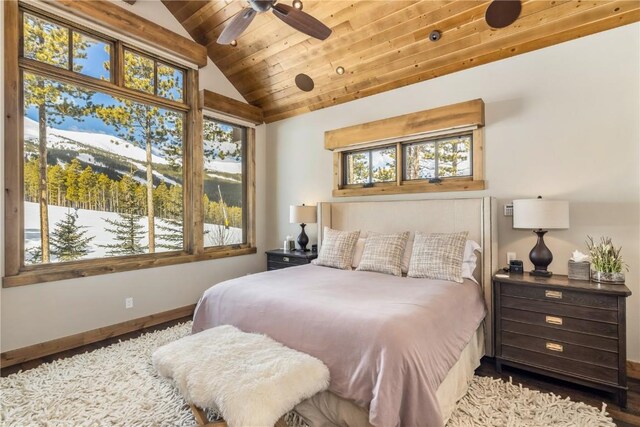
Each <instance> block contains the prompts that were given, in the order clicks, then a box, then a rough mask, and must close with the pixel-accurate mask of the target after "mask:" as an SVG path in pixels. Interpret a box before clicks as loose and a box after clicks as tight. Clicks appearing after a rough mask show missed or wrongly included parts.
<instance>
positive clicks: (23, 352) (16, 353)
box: [0, 304, 196, 368]
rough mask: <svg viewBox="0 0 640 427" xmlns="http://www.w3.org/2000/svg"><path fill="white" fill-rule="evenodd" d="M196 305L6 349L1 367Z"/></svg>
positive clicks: (168, 316) (172, 317)
mask: <svg viewBox="0 0 640 427" xmlns="http://www.w3.org/2000/svg"><path fill="white" fill-rule="evenodd" d="M195 308H196V305H195V304H191V305H187V306H184V307H179V308H174V309H173V310H169V311H163V312H162V313H156V314H151V315H149V316H144V317H139V318H137V319H132V320H127V321H126V322H122V323H117V324H115V325H111V326H105V327H103V328H98V329H93V330H91V331H87V332H81V333H79V334H75V335H69V336H67V337H63V338H58V339H55V340H51V341H47V342H43V343H40V344H34V345H30V346H28V347H22V348H18V349H15V350H9V351H7V352H4V353H1V354H0V368H6V367H8V366H12V365H16V364H18V363H23V362H27V361H29V360H34V359H39V358H41V357H44V356H49V355H51V354H55V353H59V352H61V351H66V350H71V349H73V348H77V347H80V346H83V345H86V344H92V343H95V342H98V341H102V340H105V339H107V338H112V337H117V336H119V335H124V334H127V333H129V332H134V331H138V330H140V329H144V328H148V327H150V326H155V325H159V324H161V323H165V322H169V321H171V320H176V319H180V318H182V317H187V316H191V315H193V311H194V310H195Z"/></svg>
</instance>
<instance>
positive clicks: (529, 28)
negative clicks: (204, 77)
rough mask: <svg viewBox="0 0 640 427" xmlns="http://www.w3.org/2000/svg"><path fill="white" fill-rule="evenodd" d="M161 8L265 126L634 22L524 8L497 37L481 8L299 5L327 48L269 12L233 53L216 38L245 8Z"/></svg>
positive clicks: (529, 4) (196, 1) (212, 4)
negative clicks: (307, 85)
mask: <svg viewBox="0 0 640 427" xmlns="http://www.w3.org/2000/svg"><path fill="white" fill-rule="evenodd" d="M162 1H163V3H164V4H165V5H166V7H167V8H168V9H169V11H171V13H172V14H173V15H174V16H175V17H176V18H177V20H178V21H179V22H180V23H181V24H182V25H183V27H184V28H185V29H186V30H187V31H188V32H189V34H191V36H192V37H193V38H194V40H195V41H197V42H198V43H201V44H203V45H205V46H206V47H207V52H208V55H209V57H210V58H211V59H212V60H213V62H214V63H215V64H216V65H217V66H218V67H219V68H220V69H221V70H222V72H223V73H224V74H225V76H227V78H228V79H229V80H230V81H231V83H232V84H233V85H234V86H235V87H236V88H237V89H238V91H240V93H241V94H242V95H243V96H244V97H245V99H246V100H247V101H248V102H249V103H251V104H253V105H256V106H258V107H261V108H262V109H263V111H264V117H265V120H266V122H273V121H276V120H281V119H284V118H287V117H292V116H295V115H298V114H302V113H306V112H309V111H313V110H317V109H320V108H325V107H328V106H331V105H336V104H340V103H343V102H347V101H351V100H353V99H357V98H362V97H365V96H369V95H373V94H376V93H380V92H384V91H387V90H391V89H395V88H398V87H401V86H405V85H409V84H412V83H416V82H420V81H423V80H428V79H432V78H435V77H438V76H442V75H444V74H448V73H452V72H455V71H459V70H462V69H466V68H470V67H474V66H477V65H480V64H485V63H488V62H492V61H496V60H500V59H503V58H507V57H510V56H514V55H518V54H521V53H524V52H529V51H532V50H535V49H540V48H543V47H546V46H550V45H553V44H557V43H561V42H564V41H567V40H572V39H575V38H578V37H583V36H586V35H589V34H592V33H596V32H599V31H604V30H608V29H611V28H615V27H618V26H622V25H626V24H629V23H632V22H636V21H639V20H640V1H637V0H632V1H601V0H596V1H575V0H574V1H566V0H553V1H542V0H528V1H523V4H522V12H521V14H520V17H519V18H518V20H517V21H516V22H515V23H514V24H512V25H510V26H508V27H506V28H503V29H492V28H490V27H489V26H488V25H487V23H486V22H485V20H484V13H485V10H486V8H487V5H488V4H489V2H488V1H452V2H447V1H432V0H422V1H405V0H392V1H382V0H352V1H343V0H320V1H317V0H303V1H304V11H305V12H307V13H309V14H311V15H313V16H314V17H316V18H318V19H319V20H321V21H322V22H323V23H325V24H326V25H328V26H329V27H331V28H332V30H333V33H332V35H331V36H330V37H329V38H328V39H327V40H325V41H319V40H316V39H313V38H310V37H308V36H305V35H304V34H302V33H300V32H298V31H296V30H294V29H292V28H291V27H289V26H288V25H286V24H285V23H284V22H282V21H280V20H279V19H277V18H276V17H275V16H274V15H273V14H272V13H271V12H268V13H262V14H259V15H258V16H256V18H255V19H254V21H253V23H252V24H251V25H250V26H249V28H248V29H247V30H246V31H245V32H244V34H242V36H240V37H239V39H238V45H237V46H236V47H233V46H230V45H229V46H222V45H218V44H217V43H216V39H217V37H218V35H219V34H220V32H221V31H222V30H223V28H224V26H225V25H226V23H227V21H228V20H229V19H230V18H232V17H233V16H234V15H235V14H236V13H237V12H239V11H240V10H241V9H242V8H243V7H247V3H246V2H245V1H238V0H210V1H202V0H187V1H185V0H162ZM283 1H287V0H283ZM433 30H439V31H440V32H441V33H442V37H441V39H440V40H439V41H438V42H431V41H430V40H429V37H428V36H429V33H430V32H431V31H433ZM567 60H570V59H569V58H568V59H567ZM338 66H342V67H344V69H345V70H346V72H345V73H344V74H343V75H338V74H337V73H336V72H335V70H336V68H337V67H338ZM299 73H305V74H308V75H309V76H310V77H311V78H313V80H314V81H315V89H314V90H313V91H311V92H303V91H301V90H300V89H298V88H297V86H296V85H295V82H294V79H295V76H296V75H297V74H299Z"/></svg>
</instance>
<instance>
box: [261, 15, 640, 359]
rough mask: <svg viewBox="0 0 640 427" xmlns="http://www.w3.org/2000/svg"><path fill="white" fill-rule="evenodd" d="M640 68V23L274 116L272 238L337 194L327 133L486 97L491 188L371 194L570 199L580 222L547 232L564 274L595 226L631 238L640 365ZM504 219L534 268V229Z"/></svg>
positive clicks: (504, 242)
mask: <svg viewBox="0 0 640 427" xmlns="http://www.w3.org/2000/svg"><path fill="white" fill-rule="evenodd" d="M639 76H640V24H632V25H628V26H625V27H622V28H618V29H614V30H611V31H607V32H604V33H600V34H595V35H592V36H588V37H585V38H582V39H578V40H574V41H571V42H567V43H563V44H561V45H557V46H552V47H549V48H546V49H542V50H539V51H535V52H531V53H528V54H524V55H520V56H516V57H513V58H510V59H506V60H503V61H500V62H495V63H491V64H487V65H484V66H480V67H476V68H473V69H470V70H465V71H461V72H458V73H455V74H451V75H448V76H444V77H439V78H437V79H435V80H431V81H427V82H423V83H419V84H415V85H412V86H408V87H405V88H401V89H396V90H393V91H390V92H386V93H382V94H379V95H375V96H371V97H368V98H364V99H360V100H356V101H352V102H349V103H346V104H342V105H338V106H335V107H331V108H327V109H324V110H320V111H316V112H312V113H308V114H305V115H302V116H298V117H294V118H291V119H287V120H283V121H280V122H276V123H273V124H269V125H268V126H267V141H268V150H267V180H268V187H267V188H268V191H269V195H270V197H269V199H268V201H267V217H268V223H267V229H268V230H269V231H268V234H267V242H268V244H269V245H271V246H273V247H279V246H281V245H282V243H281V242H282V240H283V238H284V236H286V235H287V234H292V235H294V236H295V235H297V234H298V232H299V227H298V226H296V225H292V224H289V223H288V209H289V205H290V204H298V203H307V204H315V203H316V202H318V201H327V200H334V199H332V197H331V186H332V173H333V170H332V167H333V165H332V155H331V152H329V151H327V150H324V148H323V134H324V132H325V131H326V130H331V129H337V128H341V127H344V126H349V125H353V124H357V123H364V122H369V121H373V120H378V119H382V118H387V117H393V116H397V115H401V114H406V113H411V112H415V111H420V110H425V109H429V108H434V107H438V106H443V105H448V104H452V103H456V102H461V101H467V100H470V99H474V98H482V99H484V102H485V104H486V132H485V150H486V156H485V170H486V179H487V181H488V189H487V190H486V191H480V192H464V193H444V194H421V195H411V196H407V195H399V196H386V197H384V196H383V197H371V198H366V200H378V199H380V200H382V199H385V200H388V199H407V198H418V199H423V198H452V197H480V196H485V195H491V196H494V197H496V198H497V199H498V202H499V207H500V208H501V209H502V206H503V205H504V204H505V203H506V202H507V201H510V200H512V199H514V198H522V197H535V196H537V195H539V194H540V195H542V196H544V197H549V198H558V199H567V200H569V201H570V203H571V205H570V206H571V208H570V209H571V228H570V229H569V230H561V231H551V232H549V234H548V238H547V239H546V242H547V245H548V246H549V247H550V249H551V250H552V252H553V253H554V257H555V260H554V262H553V263H552V264H551V266H550V269H551V270H552V271H554V272H556V273H564V274H566V271H567V260H568V258H569V254H570V252H571V251H572V250H574V249H575V248H579V249H581V250H582V251H586V248H585V245H584V241H585V238H586V236H587V234H590V235H592V236H600V235H609V236H611V237H613V239H614V242H615V243H616V244H618V245H622V247H623V254H624V257H625V259H626V261H627V262H628V264H629V267H630V270H631V271H630V272H629V273H628V275H627V286H628V287H629V288H630V289H631V290H632V291H633V296H632V297H631V298H629V299H628V300H627V310H628V317H627V322H628V339H629V350H628V358H629V359H631V360H635V361H640V282H639V280H640V275H639V274H638V272H639V270H640V225H639V224H640V175H639V165H640V149H639V147H640V83H639ZM338 200H345V201H346V200H349V199H346V198H339V199H338ZM498 227H499V250H500V262H501V264H504V263H506V261H505V255H506V252H507V251H515V252H516V253H517V255H518V258H519V259H523V260H525V264H528V265H526V267H527V268H531V264H530V263H529V260H528V253H529V251H530V250H531V248H532V247H533V245H534V244H535V239H534V237H535V236H534V235H533V234H532V233H531V232H529V231H526V230H513V229H512V228H511V218H510V217H504V216H502V215H500V217H499V221H498ZM309 231H311V232H313V235H312V236H311V234H312V233H309V234H310V237H311V239H312V240H315V239H316V234H315V230H313V229H311V230H309Z"/></svg>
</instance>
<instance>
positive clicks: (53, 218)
mask: <svg viewBox="0 0 640 427" xmlns="http://www.w3.org/2000/svg"><path fill="white" fill-rule="evenodd" d="M67 212H73V210H72V209H70V208H65V207H62V206H49V230H50V231H53V230H54V229H55V224H57V223H58V222H59V221H61V220H62V219H63V218H64V217H65V214H66V213H67ZM24 216H25V217H24V234H25V249H29V248H33V247H36V246H40V213H39V207H38V204H37V203H31V202H25V204H24ZM118 218H119V216H118V214H117V213H114V212H104V211H93V210H87V209H78V220H77V221H76V224H78V225H81V226H86V227H88V228H86V230H87V234H85V236H87V237H88V236H95V239H93V240H92V241H91V249H90V253H89V255H87V256H86V257H85V258H87V259H88V258H103V257H106V256H107V254H106V249H105V248H101V247H99V246H98V245H106V244H110V243H113V240H112V238H113V235H112V234H111V233H110V232H109V231H107V230H106V228H113V227H112V226H111V225H110V224H108V223H107V222H106V221H105V219H110V220H118ZM139 222H140V225H142V226H143V227H144V230H145V232H146V230H147V219H146V218H142V219H140V220H139ZM163 224H166V222H165V221H164V220H162V219H159V218H157V219H156V233H157V234H159V233H162V230H158V229H157V227H158V225H163ZM204 227H205V233H206V234H205V244H206V245H208V246H211V245H213V241H214V240H212V238H213V236H220V234H221V233H224V236H225V243H226V244H234V243H240V242H242V230H241V229H239V228H230V229H228V230H224V227H223V226H220V225H216V224H205V225H204ZM223 230H224V231H223ZM148 243H149V241H148V239H143V240H142V245H143V246H144V245H147V244H148ZM160 243H163V242H162V241H161V240H160V239H156V251H157V252H166V251H167V249H163V248H158V247H157V245H158V244H160Z"/></svg>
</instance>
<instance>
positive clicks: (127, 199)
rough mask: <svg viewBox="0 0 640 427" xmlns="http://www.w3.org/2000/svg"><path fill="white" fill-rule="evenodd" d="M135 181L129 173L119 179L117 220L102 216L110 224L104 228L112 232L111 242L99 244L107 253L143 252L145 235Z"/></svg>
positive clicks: (132, 253)
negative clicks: (142, 242) (109, 226)
mask: <svg viewBox="0 0 640 427" xmlns="http://www.w3.org/2000/svg"><path fill="white" fill-rule="evenodd" d="M136 187H137V185H136V183H135V181H134V180H133V178H131V175H125V176H124V177H122V181H120V201H119V203H120V210H121V212H120V213H119V214H118V216H119V217H120V218H119V219H118V220H112V219H108V218H103V219H104V221H105V222H107V223H108V224H109V225H111V226H112V228H106V230H107V231H108V232H110V233H112V234H113V242H114V243H111V244H108V245H99V246H100V247H102V248H106V249H107V255H110V256H117V255H137V254H142V253H145V249H146V247H144V246H142V244H141V241H142V239H143V238H144V237H145V230H144V226H143V225H140V222H139V220H140V219H141V218H142V216H141V215H140V207H139V204H138V201H137V199H136Z"/></svg>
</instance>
